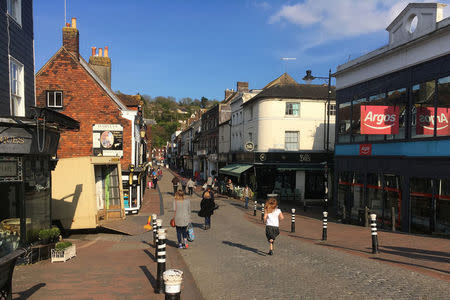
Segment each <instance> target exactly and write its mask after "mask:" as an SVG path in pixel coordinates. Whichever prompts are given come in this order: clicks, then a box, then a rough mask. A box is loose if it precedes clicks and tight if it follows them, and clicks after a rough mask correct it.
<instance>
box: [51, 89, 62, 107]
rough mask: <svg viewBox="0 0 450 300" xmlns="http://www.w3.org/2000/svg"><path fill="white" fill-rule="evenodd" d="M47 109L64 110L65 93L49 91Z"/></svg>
mask: <svg viewBox="0 0 450 300" xmlns="http://www.w3.org/2000/svg"><path fill="white" fill-rule="evenodd" d="M47 107H51V108H63V92H62V91H47Z"/></svg>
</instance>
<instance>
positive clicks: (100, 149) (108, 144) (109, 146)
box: [92, 124, 123, 157]
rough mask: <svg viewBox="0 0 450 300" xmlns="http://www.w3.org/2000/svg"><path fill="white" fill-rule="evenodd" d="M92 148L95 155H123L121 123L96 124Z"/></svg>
mask: <svg viewBox="0 0 450 300" xmlns="http://www.w3.org/2000/svg"><path fill="white" fill-rule="evenodd" d="M92 148H93V152H94V155H95V156H118V157H123V127H122V125H120V124H94V125H93V126H92Z"/></svg>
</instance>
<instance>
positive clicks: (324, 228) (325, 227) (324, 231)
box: [322, 211, 328, 241]
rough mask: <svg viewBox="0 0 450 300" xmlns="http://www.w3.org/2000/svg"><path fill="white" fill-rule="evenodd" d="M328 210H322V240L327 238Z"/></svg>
mask: <svg viewBox="0 0 450 300" xmlns="http://www.w3.org/2000/svg"><path fill="white" fill-rule="evenodd" d="M327 217H328V212H326V211H324V212H323V226H322V241H326V240H327V226H328V222H327V221H328V219H327Z"/></svg>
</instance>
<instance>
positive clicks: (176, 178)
mask: <svg viewBox="0 0 450 300" xmlns="http://www.w3.org/2000/svg"><path fill="white" fill-rule="evenodd" d="M179 182H180V179H178V177H177V176H173V178H172V185H173V195H174V196H175V194H176V193H177V190H178V183H179Z"/></svg>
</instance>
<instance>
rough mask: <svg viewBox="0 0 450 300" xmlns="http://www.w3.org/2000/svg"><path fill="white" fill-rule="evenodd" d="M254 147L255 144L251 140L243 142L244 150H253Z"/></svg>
mask: <svg viewBox="0 0 450 300" xmlns="http://www.w3.org/2000/svg"><path fill="white" fill-rule="evenodd" d="M254 149H255V145H254V144H253V143H252V142H247V143H245V150H246V151H249V152H251V151H253V150H254Z"/></svg>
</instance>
